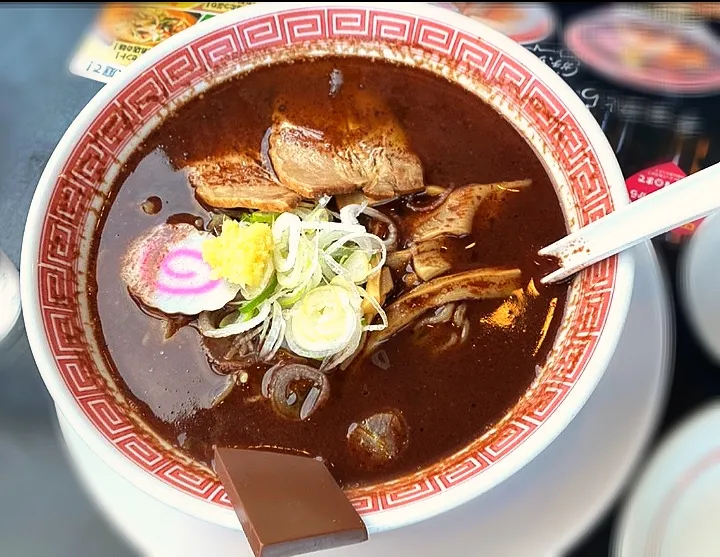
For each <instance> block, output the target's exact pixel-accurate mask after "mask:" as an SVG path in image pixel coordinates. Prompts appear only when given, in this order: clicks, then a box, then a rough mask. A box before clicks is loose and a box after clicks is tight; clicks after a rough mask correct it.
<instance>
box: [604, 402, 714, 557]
mask: <svg viewBox="0 0 720 557" xmlns="http://www.w3.org/2000/svg"><path fill="white" fill-rule="evenodd" d="M718 431H720V402H716V403H714V404H712V405H710V406H708V407H706V408H704V409H703V410H701V411H699V412H697V413H696V414H695V415H693V416H692V417H691V418H689V419H686V420H685V422H684V423H683V424H682V425H681V426H680V427H679V428H678V429H677V430H676V431H674V432H673V433H672V434H671V435H670V436H669V437H668V438H667V439H666V440H665V441H663V443H662V445H661V446H660V447H659V449H658V450H657V451H656V453H655V454H654V455H653V457H652V459H651V460H650V464H649V465H648V467H647V469H646V470H645V471H644V472H643V474H642V476H641V477H640V479H639V481H638V483H637V486H636V487H635V488H634V489H633V491H632V493H631V496H630V499H629V500H628V503H627V506H626V507H625V509H624V511H623V513H622V516H621V519H620V522H619V528H618V529H617V535H616V537H615V539H614V551H613V553H614V555H615V557H635V556H637V555H648V556H650V555H652V556H657V557H715V556H717V555H718V548H720V528H718V517H720V436H718Z"/></svg>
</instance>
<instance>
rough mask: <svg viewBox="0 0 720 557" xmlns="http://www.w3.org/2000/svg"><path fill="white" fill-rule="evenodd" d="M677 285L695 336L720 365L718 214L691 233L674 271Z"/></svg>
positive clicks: (719, 228) (719, 227)
mask: <svg viewBox="0 0 720 557" xmlns="http://www.w3.org/2000/svg"><path fill="white" fill-rule="evenodd" d="M678 283H679V284H678V285H679V291H680V296H681V299H682V301H683V305H684V308H685V313H686V315H687V318H688V321H689V322H690V325H691V326H692V328H693V330H694V331H695V335H696V336H697V337H698V339H699V340H700V343H701V344H702V345H703V346H704V347H705V350H706V351H707V352H708V354H709V355H710V356H711V357H712V358H714V359H715V361H716V362H718V363H720V213H716V214H714V215H712V216H710V217H708V218H706V219H705V220H704V221H703V222H702V223H700V226H698V228H697V229H696V230H695V232H694V233H693V235H692V238H691V239H690V243H689V244H688V246H687V249H686V250H685V253H683V255H682V259H681V262H680V266H679V268H678Z"/></svg>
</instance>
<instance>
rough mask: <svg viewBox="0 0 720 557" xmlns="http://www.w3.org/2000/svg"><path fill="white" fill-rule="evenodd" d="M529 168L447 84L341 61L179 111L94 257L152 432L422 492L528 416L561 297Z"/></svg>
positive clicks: (555, 229) (236, 87)
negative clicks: (420, 479)
mask: <svg viewBox="0 0 720 557" xmlns="http://www.w3.org/2000/svg"><path fill="white" fill-rule="evenodd" d="M564 234H565V225H564V220H563V216H562V212H561V209H560V205H559V203H558V200H557V197H556V195H555V191H554V189H553V187H552V185H551V182H550V180H549V178H548V176H547V174H546V172H545V171H544V169H543V166H542V164H541V162H540V161H539V159H538V158H537V157H536V156H535V155H534V153H533V152H532V150H531V148H530V147H529V146H528V145H527V143H526V142H525V141H524V140H523V138H521V137H520V135H519V134H518V133H517V132H516V131H515V130H514V129H513V127H512V126H511V125H510V124H508V123H507V122H506V121H504V120H503V119H502V118H501V117H500V116H499V115H498V114H497V113H496V112H495V111H494V110H493V109H491V108H490V107H489V106H487V105H485V104H484V103H483V102H482V101H481V100H479V99H478V98H477V97H475V96H473V95H472V94H470V93H468V92H466V91H464V90H463V89H461V88H459V87H458V86H455V85H452V84H450V83H449V82H446V81H444V80H442V79H440V78H438V77H436V76H434V75H431V74H429V73H425V72H424V71H421V70H417V69H410V68H406V67H398V66H394V65H391V64H389V63H384V62H383V63H380V62H370V61H361V60H356V59H353V60H350V59H342V58H338V59H331V58H325V59H322V60H319V61H307V62H302V63H294V64H288V65H276V66H271V67H265V68H262V69H258V70H256V71H253V72H252V73H250V74H248V75H244V76H241V77H239V78H235V79H233V80H232V81H229V82H226V83H224V84H222V85H219V86H217V87H215V88H213V89H211V90H209V91H207V92H205V93H204V94H203V95H200V96H199V97H198V98H196V99H194V100H193V101H191V102H189V103H188V104H186V105H185V106H183V107H181V108H179V109H178V110H177V111H176V112H175V113H174V114H173V116H172V117H170V118H168V119H167V120H166V121H165V122H164V123H163V124H162V125H161V126H160V127H159V128H158V129H156V130H155V131H154V132H153V134H152V135H151V136H150V137H149V138H148V139H147V140H146V141H145V142H144V144H143V145H141V146H140V147H139V148H138V149H137V152H136V153H135V154H134V156H133V157H132V158H131V160H130V161H129V162H128V163H127V164H126V165H125V166H124V169H123V171H122V173H121V175H120V177H119V178H118V180H117V182H116V184H115V186H114V188H113V196H112V201H111V202H110V203H109V204H108V206H107V207H106V210H105V212H104V216H103V223H102V226H101V228H100V230H99V233H98V239H97V241H96V245H95V248H94V249H95V253H96V258H95V262H96V265H95V273H96V277H97V294H96V296H94V305H95V311H96V331H97V334H98V336H101V337H102V339H103V343H102V345H103V346H104V347H105V348H106V351H105V354H106V358H107V360H108V362H109V363H110V364H111V366H110V367H111V369H112V370H113V373H114V374H116V380H117V382H118V384H119V385H120V387H121V389H122V391H123V394H124V396H125V397H126V398H127V400H128V401H129V404H130V405H131V406H132V408H133V410H134V411H135V412H136V413H137V414H138V415H139V416H140V417H141V418H142V419H143V420H144V421H145V422H147V424H149V425H150V427H151V428H152V429H153V430H154V431H155V432H156V433H157V434H158V435H160V436H161V437H163V438H164V439H166V440H167V441H168V442H169V443H171V444H172V445H174V446H175V447H177V448H178V449H179V450H181V451H183V452H185V453H186V454H188V455H189V456H190V457H192V458H193V459H196V460H197V461H200V462H203V463H206V464H208V465H211V466H212V462H211V459H212V454H213V452H212V449H213V446H215V445H218V446H226V447H241V448H257V449H269V450H277V451H286V452H290V453H294V454H299V455H308V456H311V457H316V458H321V459H323V460H324V461H325V462H326V463H327V465H328V466H329V468H330V470H331V472H332V474H333V475H334V476H335V478H336V479H337V480H338V481H339V482H340V484H341V485H342V486H345V487H352V486H359V485H366V484H370V483H375V482H378V481H384V480H389V479H392V478H396V477H399V476H402V475H405V474H408V473H412V472H414V471H417V470H419V469H421V468H423V467H425V466H427V465H430V464H432V463H434V462H437V461H438V460H440V459H442V458H443V457H445V456H448V455H450V454H452V453H454V452H455V451H458V450H460V449H462V448H463V447H464V446H466V445H467V444H468V443H469V442H471V441H472V440H473V439H476V438H478V437H479V436H481V435H482V434H483V433H484V432H485V431H487V430H488V429H489V428H490V427H491V426H492V425H493V424H494V423H496V422H497V421H498V420H499V419H501V418H502V417H503V416H504V415H505V414H506V413H507V412H508V410H510V409H511V408H512V407H513V406H514V405H515V404H516V403H517V401H518V400H519V399H520V398H521V397H522V396H523V394H524V393H525V392H526V391H527V389H528V388H529V387H530V385H531V384H532V382H533V380H534V379H535V377H536V374H537V369H539V367H538V366H540V365H542V363H543V361H544V358H545V356H546V354H547V352H548V350H549V348H550V346H551V345H552V343H553V340H554V337H555V333H556V329H557V327H558V324H559V321H560V319H561V316H562V313H563V308H564V303H565V298H566V287H564V286H544V285H541V284H540V280H539V279H540V277H541V276H543V274H544V273H545V272H546V271H547V265H546V263H544V262H543V261H540V260H539V258H538V257H537V251H538V249H539V248H541V247H542V246H544V245H547V244H549V243H551V242H553V241H555V240H557V239H558V238H559V237H561V236H562V235H564Z"/></svg>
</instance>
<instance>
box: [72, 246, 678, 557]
mask: <svg viewBox="0 0 720 557" xmlns="http://www.w3.org/2000/svg"><path fill="white" fill-rule="evenodd" d="M636 249H637V252H636V257H637V266H638V267H637V271H636V278H635V280H636V283H635V288H634V289H633V298H632V302H631V306H630V312H629V315H628V321H627V323H626V326H625V331H624V333H623V336H622V338H621V340H620V343H619V345H618V349H617V353H616V355H615V357H614V359H613V361H612V363H611V366H610V368H609V369H608V371H607V372H606V374H605V376H604V377H603V379H602V380H601V381H600V384H599V385H598V387H597V389H596V391H595V393H594V394H593V395H592V397H591V398H590V400H589V401H588V402H587V404H586V405H585V407H584V408H583V409H582V410H581V411H580V413H579V414H578V415H577V416H576V418H575V419H574V420H573V422H572V423H571V424H570V426H568V428H567V429H566V430H565V432H563V433H562V435H560V437H558V439H556V440H555V441H554V442H553V443H552V445H551V446H550V447H548V448H547V449H546V450H545V451H544V452H543V453H541V454H540V455H539V456H538V457H537V458H536V459H535V460H534V461H533V462H531V463H530V464H528V465H527V466H526V467H525V468H524V469H522V470H520V471H519V472H518V473H517V474H515V475H514V476H512V477H511V478H510V479H508V480H507V481H506V482H504V483H503V484H501V485H500V486H498V487H497V488H495V489H493V490H491V491H489V492H487V493H485V494H484V495H482V496H481V497H479V498H478V499H476V500H474V501H472V502H470V503H468V504H466V505H464V506H463V507H460V508H458V509H455V510H454V511H451V512H449V513H446V514H443V515H441V516H440V517H438V518H435V519H432V520H429V521H426V522H422V523H419V524H416V525H414V526H410V527H407V528H403V529H400V530H395V531H392V532H387V533H382V534H378V535H375V536H373V537H372V538H371V539H370V540H369V541H368V542H366V543H364V544H361V545H357V546H350V547H346V548H340V549H337V550H332V551H328V552H326V553H323V555H334V556H337V557H341V556H342V557H360V556H367V555H371V556H373V557H384V556H390V555H392V556H393V557H403V556H408V557H410V556H412V557H422V556H424V555H428V556H437V555H444V554H449V555H469V554H472V555H477V554H483V555H493V556H495V555H502V556H503V557H515V556H518V557H526V556H527V555H532V557H544V556H550V555H557V554H558V553H559V552H561V551H562V550H564V549H565V548H568V547H569V546H571V545H572V544H574V543H576V542H577V541H578V539H579V538H580V537H581V536H583V535H584V534H585V533H586V532H587V531H588V529H589V528H591V527H592V526H594V524H595V522H596V521H597V520H598V519H599V518H600V517H601V515H602V513H603V512H605V511H606V510H607V508H608V506H609V505H610V503H611V502H612V501H614V499H615V498H616V496H617V495H618V493H619V490H620V489H621V488H622V487H623V486H624V485H625V483H626V481H627V479H628V477H629V475H630V473H631V472H632V470H633V468H634V466H635V464H636V463H637V461H638V459H639V457H640V456H641V454H642V453H643V452H644V449H645V445H646V443H647V441H648V439H649V437H650V435H651V433H652V432H653V430H654V427H655V424H656V422H657V420H658V416H659V411H660V410H661V409H662V408H663V406H664V403H665V394H666V387H667V384H668V378H669V369H670V366H669V363H670V360H671V352H672V339H673V338H674V337H673V336H672V326H673V325H672V319H671V317H672V316H671V311H670V306H669V303H668V293H667V288H666V283H665V280H664V277H663V275H662V272H661V270H660V267H659V265H658V261H657V258H656V256H655V253H654V252H653V251H651V248H650V247H649V246H639V247H638V248H636ZM59 418H60V425H61V429H62V432H63V434H64V436H65V440H66V443H67V446H68V448H69V454H70V456H71V459H72V461H73V462H74V465H75V468H76V470H77V471H78V474H79V476H80V479H81V481H82V482H83V483H84V485H85V486H86V488H87V489H88V491H89V492H90V494H91V495H92V497H93V498H94V499H95V501H96V503H97V504H98V506H99V507H100V508H101V509H103V510H104V512H105V513H106V514H107V516H108V517H109V519H110V521H111V522H112V523H113V524H114V525H115V526H116V527H117V528H118V530H119V531H120V532H121V533H123V534H124V535H125V536H126V537H127V538H128V539H129V540H131V543H132V544H133V545H135V546H136V547H137V548H138V549H139V550H140V551H141V552H142V553H143V554H145V555H148V556H152V557H165V556H168V555H172V556H173V557H185V556H188V557H190V556H193V557H194V556H196V555H204V554H207V555H213V557H225V556H228V557H229V556H233V557H238V556H245V555H250V552H249V547H248V545H247V543H246V541H245V540H244V538H243V536H242V535H241V534H240V533H238V532H235V531H231V530H227V529H223V528H220V527H218V526H214V525H211V524H208V523H204V522H200V521H198V520H196V519H193V518H190V517H189V516H186V515H184V514H181V513H179V512H178V511H176V510H174V509H171V508H169V507H167V506H165V505H164V504H162V503H160V502H158V501H156V500H155V499H152V498H151V497H149V496H148V495H146V494H144V493H142V492H140V491H139V490H138V489H136V488H135V487H134V486H133V485H131V484H130V483H128V482H127V481H126V480H125V479H124V478H122V477H120V476H119V475H117V474H116V473H115V472H114V471H112V470H111V469H109V468H108V467H107V466H106V465H105V464H104V463H103V462H102V461H100V460H99V459H98V458H97V456H95V454H94V453H92V452H91V451H90V449H89V448H88V447H87V445H85V443H84V442H83V441H82V439H80V438H79V437H78V436H77V435H76V434H75V433H74V431H72V430H71V428H70V426H69V425H68V423H67V422H66V421H65V420H64V419H63V418H62V416H59ZM318 555H320V554H318Z"/></svg>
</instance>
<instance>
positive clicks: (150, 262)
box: [121, 224, 239, 315]
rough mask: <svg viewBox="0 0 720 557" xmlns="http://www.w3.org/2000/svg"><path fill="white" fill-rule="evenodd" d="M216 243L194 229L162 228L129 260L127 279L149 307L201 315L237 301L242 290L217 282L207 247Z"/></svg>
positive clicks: (133, 248) (135, 246) (138, 243)
mask: <svg viewBox="0 0 720 557" xmlns="http://www.w3.org/2000/svg"><path fill="white" fill-rule="evenodd" d="M210 237H212V236H211V234H209V233H207V232H202V231H200V230H198V229H197V228H195V227H194V226H192V225H189V224H161V225H159V226H156V227H154V228H152V229H150V230H149V231H148V232H146V233H145V234H143V235H142V236H140V237H139V238H137V239H136V240H135V241H134V242H133V243H132V244H131V245H130V247H129V248H128V250H127V252H126V253H125V256H124V258H123V262H122V267H121V278H122V280H123V281H124V282H125V284H126V285H127V287H128V289H129V290H130V292H132V293H133V294H134V295H135V296H136V297H137V298H139V299H140V300H141V301H142V302H143V303H144V304H146V305H148V306H150V307H153V308H156V309H159V310H161V311H163V312H165V313H184V314H186V315H195V314H197V313H199V312H201V311H203V310H208V311H211V310H215V309H219V308H221V307H222V306H224V305H225V304H226V303H227V302H229V301H230V300H232V299H233V298H234V297H235V296H236V294H237V292H238V290H239V288H238V287H237V286H235V285H232V284H230V283H228V282H227V281H225V280H222V279H213V278H212V269H211V268H210V266H209V265H208V264H207V263H206V262H205V260H204V259H203V257H202V244H203V242H204V241H205V240H207V239H208V238H210Z"/></svg>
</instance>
